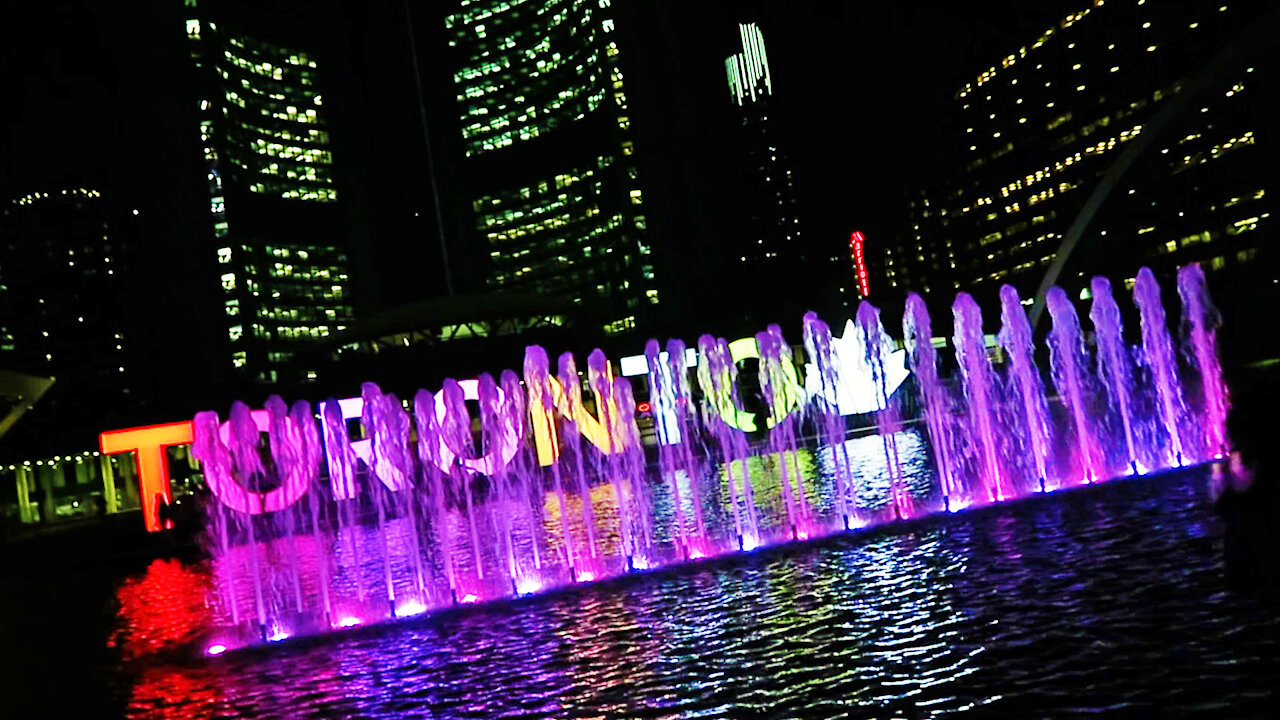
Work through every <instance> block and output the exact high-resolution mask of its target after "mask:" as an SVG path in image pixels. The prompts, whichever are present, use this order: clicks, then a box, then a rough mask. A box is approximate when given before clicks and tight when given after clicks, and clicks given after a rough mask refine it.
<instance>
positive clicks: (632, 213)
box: [445, 0, 659, 333]
mask: <svg viewBox="0 0 1280 720" xmlns="http://www.w3.org/2000/svg"><path fill="white" fill-rule="evenodd" d="M445 26H446V31H447V33H448V38H449V39H448V43H449V46H450V48H451V49H452V52H453V57H454V59H455V61H454V68H455V71H454V73H453V79H454V83H455V88H456V91H457V101H458V107H459V110H460V114H461V119H460V126H461V131H462V140H463V151H464V154H465V160H464V164H463V167H464V175H465V184H466V187H467V195H468V199H469V202H470V203H471V209H472V211H473V213H474V219H475V231H476V235H477V238H478V241H479V242H480V243H481V244H483V246H484V247H485V248H486V250H487V262H486V263H485V270H484V275H485V281H484V287H483V289H484V291H487V292H494V293H509V294H521V295H539V296H544V297H548V298H554V299H556V300H563V301H568V302H570V303H572V304H573V305H574V306H575V307H577V308H580V309H581V316H582V317H585V318H590V320H589V322H591V323H592V324H593V325H597V326H598V327H599V328H600V329H602V330H604V331H605V332H608V333H613V332H623V331H626V330H629V329H632V328H634V327H636V325H637V323H638V322H641V321H643V320H644V319H645V318H647V317H650V316H652V315H653V313H654V311H655V310H656V306H657V305H658V303H659V293H658V286H657V283H656V281H655V277H654V262H653V251H652V248H651V246H650V242H649V239H648V229H647V224H646V219H645V202H644V197H643V193H642V191H641V188H640V183H639V178H638V174H639V171H638V167H639V164H638V162H637V160H636V157H635V153H636V146H635V140H634V136H633V133H632V128H631V119H630V110H629V108H628V102H627V93H626V80H625V78H624V72H623V67H622V65H621V63H620V59H619V49H618V42H617V40H616V33H617V28H616V27H615V18H614V16H613V8H612V7H611V3H610V2H609V0H462V2H461V4H460V7H459V8H458V10H457V11H456V12H454V13H453V14H450V15H448V16H447V17H446V18H445Z"/></svg>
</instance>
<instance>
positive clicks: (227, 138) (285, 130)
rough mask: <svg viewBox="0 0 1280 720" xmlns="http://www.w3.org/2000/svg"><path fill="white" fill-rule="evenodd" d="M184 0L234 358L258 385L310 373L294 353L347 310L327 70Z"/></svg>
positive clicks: (338, 325) (341, 323)
mask: <svg viewBox="0 0 1280 720" xmlns="http://www.w3.org/2000/svg"><path fill="white" fill-rule="evenodd" d="M186 4H187V7H188V8H189V10H190V13H189V16H188V18H187V20H186V30H187V37H188V39H189V41H190V50H191V56H192V58H193V59H194V61H195V64H196V66H197V69H198V71H199V74H200V78H201V85H200V97H199V99H198V102H199V104H200V121H199V122H200V127H199V132H200V139H201V141H202V143H201V144H202V147H203V152H204V158H205V161H206V167H207V172H208V187H209V216H208V219H209V223H210V225H211V227H212V234H213V238H214V242H215V246H214V247H213V248H211V249H210V252H212V253H216V256H217V263H218V271H219V277H218V281H219V283H220V284H221V287H222V291H223V312H224V313H225V315H226V330H227V339H228V341H229V343H230V347H231V358H230V360H231V363H232V365H233V366H234V367H235V368H236V369H237V370H239V371H240V373H241V374H242V375H243V376H244V377H247V378H249V379H251V380H253V381H256V382H263V383H275V382H280V381H286V380H305V379H306V375H307V370H306V368H301V367H296V366H295V365H294V364H293V363H292V362H291V361H292V359H293V356H294V354H295V352H296V350H297V348H299V347H300V346H302V345H305V344H307V343H310V342H312V341H314V340H316V339H318V338H323V337H327V336H328V335H329V334H330V333H333V332H337V331H340V330H342V329H345V327H346V325H347V323H349V322H350V319H351V316H352V306H351V298H350V285H351V283H350V276H349V272H350V271H349V263H348V256H349V253H350V247H349V245H350V242H351V241H350V238H349V237H348V236H347V234H346V233H344V231H343V228H344V227H345V225H344V216H343V214H342V212H341V210H340V209H339V207H338V199H339V198H338V189H337V183H336V182H335V178H334V170H333V165H334V160H333V152H332V143H331V139H330V124H329V122H328V118H327V117H326V114H325V103H324V93H323V92H322V89H321V82H320V79H321V68H320V67H319V65H318V63H317V59H316V57H315V56H314V55H313V54H311V53H308V52H306V51H303V50H299V49H296V48H292V47H286V46H284V45H280V44H276V43H274V42H268V41H265V40H261V39H258V38H255V37H253V36H251V35H249V34H245V33H242V32H236V31H233V30H231V29H229V28H228V27H222V26H221V25H224V24H225V23H226V22H231V21H229V20H223V19H221V18H212V17H207V16H204V15H202V14H200V13H198V12H197V10H196V9H195V5H196V3H195V2H194V0H188V1H187V3H186Z"/></svg>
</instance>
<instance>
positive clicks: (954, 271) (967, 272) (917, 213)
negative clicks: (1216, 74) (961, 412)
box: [884, 0, 1274, 296]
mask: <svg viewBox="0 0 1280 720" xmlns="http://www.w3.org/2000/svg"><path fill="white" fill-rule="evenodd" d="M1262 9H1263V7H1262V4H1260V3H1248V2H1241V3H1230V4H1223V3H1221V2H1216V1H1215V2H1212V3H1210V2H1202V1H1197V2H1190V3H1183V4H1180V5H1178V6H1176V7H1175V6H1173V5H1170V4H1168V3H1153V2H1145V0H1134V1H1132V2H1103V1H1101V0H1095V2H1093V3H1091V4H1089V5H1087V6H1085V7H1082V8H1080V9H1079V10H1078V11H1076V12H1072V13H1069V14H1067V15H1066V16H1065V17H1064V18H1063V19H1062V20H1061V21H1060V22H1058V23H1056V24H1055V25H1054V26H1052V27H1049V28H1047V29H1045V31H1044V32H1043V33H1040V34H1039V35H1035V36H1029V37H1027V38H1026V39H1025V44H1023V43H1018V44H1017V46H1016V47H1010V49H1009V52H1008V54H1007V55H1005V56H1004V57H1003V58H1001V59H1000V61H999V62H998V63H996V64H995V65H993V66H992V67H990V68H988V69H985V70H983V71H982V72H981V73H980V74H979V75H978V76H977V77H976V78H975V80H974V81H973V82H970V83H968V84H966V85H965V86H964V87H963V88H961V89H960V90H959V92H957V94H956V97H955V100H956V105H957V108H956V110H957V112H956V115H957V117H958V121H957V122H959V123H960V129H962V133H963V135H962V140H961V141H962V142H963V147H964V149H965V152H966V160H965V164H966V167H965V169H964V171H963V173H962V174H960V175H959V176H958V177H956V178H954V179H953V181H952V182H950V183H948V184H946V185H943V186H940V189H939V190H938V191H937V192H932V193H925V194H923V195H919V196H916V197H913V198H912V210H911V218H910V225H911V227H912V232H911V233H910V238H907V239H905V240H906V241H905V242H902V243H899V245H898V246H897V247H896V248H892V249H891V250H890V251H889V252H888V254H887V255H886V256H885V258H884V263H885V268H886V274H887V275H888V279H889V281H890V283H891V284H892V285H896V286H900V287H904V288H909V289H920V290H923V289H926V288H928V289H933V290H939V291H940V290H943V289H946V290H948V291H949V290H951V289H953V287H960V288H976V289H978V290H979V291H981V292H992V293H993V292H994V291H995V290H996V289H997V288H998V287H999V286H1000V285H1001V284H1004V283H1012V284H1014V285H1015V286H1017V287H1018V289H1019V290H1020V291H1021V292H1022V293H1023V295H1024V296H1026V295H1028V294H1030V293H1033V292H1034V291H1035V290H1036V288H1037V285H1038V284H1039V282H1040V280H1041V278H1042V277H1043V276H1044V274H1045V271H1046V269H1047V268H1048V267H1049V265H1050V264H1051V263H1052V262H1053V261H1054V259H1055V257H1056V256H1057V255H1058V250H1059V247H1060V245H1061V243H1062V241H1063V238H1064V236H1065V234H1066V233H1067V231H1068V228H1069V226H1070V225H1071V223H1072V222H1073V221H1074V220H1075V219H1076V218H1077V216H1078V215H1080V213H1081V211H1082V209H1083V208H1085V204H1086V200H1087V199H1088V198H1089V196H1090V194H1091V193H1093V192H1094V190H1095V188H1097V187H1099V185H1100V183H1103V182H1107V181H1106V180H1105V178H1104V175H1105V173H1107V171H1108V170H1109V169H1110V168H1112V167H1113V165H1114V164H1115V163H1116V161H1117V160H1118V159H1119V158H1120V157H1121V155H1122V153H1124V152H1125V151H1126V149H1127V148H1129V147H1130V146H1131V145H1132V144H1133V143H1135V141H1137V140H1138V139H1139V137H1140V136H1142V135H1143V134H1145V133H1157V132H1158V133H1159V134H1158V135H1152V138H1153V143H1154V144H1153V145H1152V146H1151V147H1150V148H1148V149H1147V150H1146V151H1145V152H1144V153H1143V154H1142V156H1140V157H1138V158H1137V159H1136V161H1135V164H1134V165H1132V166H1131V167H1130V169H1129V170H1128V172H1127V173H1126V175H1125V176H1124V178H1123V180H1122V181H1121V183H1120V184H1119V185H1117V186H1115V187H1114V188H1112V189H1111V192H1110V194H1109V196H1108V198H1107V199H1106V202H1105V203H1104V204H1103V205H1102V206H1101V207H1100V209H1098V211H1097V214H1096V216H1095V217H1093V218H1092V220H1091V222H1090V224H1089V226H1088V229H1087V231H1086V235H1085V237H1084V238H1082V240H1081V243H1080V246H1079V248H1078V249H1077V250H1076V252H1075V253H1074V255H1073V256H1071V257H1072V263H1071V264H1068V265H1067V266H1066V268H1067V271H1066V272H1065V273H1064V275H1063V276H1062V277H1061V278H1060V280H1059V284H1062V285H1064V286H1066V287H1068V288H1069V289H1070V291H1071V292H1072V294H1073V295H1074V294H1076V293H1077V292H1078V293H1080V294H1081V295H1082V296H1083V295H1084V294H1085V293H1086V288H1087V286H1088V279H1087V276H1089V275H1093V274H1095V273H1104V274H1109V275H1112V276H1113V278H1114V279H1115V280H1116V281H1121V280H1128V281H1131V280H1132V278H1133V276H1134V274H1135V273H1136V271H1137V269H1138V268H1139V267H1140V266H1142V265H1150V266H1152V267H1153V268H1154V269H1156V270H1157V272H1159V271H1161V270H1170V269H1172V268H1173V267H1175V266H1178V265H1183V264H1186V263H1188V262H1193V261H1202V262H1204V263H1205V264H1206V266H1207V269H1210V270H1228V269H1230V268H1232V267H1233V266H1239V265H1242V264H1246V263H1249V262H1251V261H1252V260H1253V258H1254V257H1255V255H1256V254H1257V251H1258V247H1259V243H1260V234H1259V233H1257V232H1256V230H1258V229H1259V228H1261V227H1263V226H1264V225H1265V224H1266V222H1267V218H1268V217H1269V216H1270V203H1271V196H1272V195H1273V194H1274V193H1273V188H1269V187H1267V182H1266V181H1265V178H1266V177H1267V176H1268V174H1269V173H1268V171H1266V169H1265V162H1264V161H1263V160H1262V155H1261V154H1260V153H1259V152H1258V151H1259V150H1261V149H1262V148H1263V147H1264V144H1263V143H1262V138H1261V137H1260V133H1259V131H1258V125H1257V123H1258V116H1257V115H1256V113H1255V104H1256V102H1257V101H1255V92H1256V90H1257V89H1258V88H1259V87H1261V86H1262V85H1264V82H1263V81H1262V79H1261V77H1260V76H1262V75H1264V73H1262V72H1259V73H1256V74H1255V69H1256V68H1255V67H1253V63H1251V62H1250V63H1242V64H1241V65H1240V67H1239V68H1238V70H1237V69H1234V68H1233V69H1232V70H1231V73H1230V77H1224V78H1213V79H1212V80H1211V81H1210V84H1209V86H1207V87H1208V89H1206V90H1205V91H1204V92H1202V93H1201V94H1200V95H1198V96H1197V97H1196V98H1194V102H1192V103H1191V104H1190V105H1189V106H1188V107H1187V109H1186V110H1185V111H1184V112H1181V113H1178V114H1177V116H1176V117H1174V118H1172V120H1171V121H1169V124H1168V125H1167V127H1155V125H1154V124H1155V123H1156V122H1164V121H1163V120H1160V119H1159V118H1160V113H1161V111H1162V110H1163V109H1164V108H1165V107H1167V106H1169V105H1170V104H1171V103H1173V102H1175V101H1176V100H1177V99H1179V98H1180V96H1182V95H1183V94H1184V93H1187V92H1190V91H1191V89H1192V88H1193V87H1194V85H1195V83H1196V82H1198V80H1197V78H1198V73H1200V71H1201V70H1203V69H1204V68H1205V67H1206V66H1208V65H1210V63H1211V62H1212V61H1214V59H1215V58H1217V57H1219V56H1220V55H1221V54H1222V53H1224V52H1225V51H1228V49H1230V48H1232V46H1233V44H1234V43H1236V42H1237V41H1238V39H1239V38H1240V37H1241V35H1242V34H1243V33H1244V32H1245V30H1246V29H1247V28H1248V27H1249V24H1250V23H1251V22H1254V21H1256V20H1257V19H1258V17H1259V15H1260V13H1261V11H1262ZM1256 59H1257V60H1258V61H1259V62H1262V61H1263V60H1264V59H1263V58H1260V57H1259V58H1256ZM1219 86H1220V87H1219ZM1090 212H1092V210H1091V211H1090Z"/></svg>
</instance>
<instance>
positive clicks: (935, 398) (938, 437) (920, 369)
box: [902, 293, 968, 510]
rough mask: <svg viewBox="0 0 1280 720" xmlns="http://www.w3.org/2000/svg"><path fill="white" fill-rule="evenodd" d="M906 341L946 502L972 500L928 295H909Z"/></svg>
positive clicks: (904, 322)
mask: <svg viewBox="0 0 1280 720" xmlns="http://www.w3.org/2000/svg"><path fill="white" fill-rule="evenodd" d="M902 341H903V345H904V346H905V347H906V349H907V358H908V359H909V360H910V362H911V371H912V372H913V373H915V376H916V386H917V387H918V388H919V389H920V402H921V405H923V407H924V419H925V427H927V428H928V430H929V441H930V445H931V447H932V448H933V460H934V463H935V464H936V465H937V470H938V477H939V478H940V479H941V482H942V493H943V502H944V503H945V505H946V508H947V509H948V510H950V509H952V508H953V507H954V508H960V507H962V506H963V505H965V504H967V503H968V498H966V497H964V491H963V489H962V486H961V482H960V478H959V476H958V471H957V468H956V467H955V463H954V462H953V460H952V453H953V448H954V442H955V440H954V438H953V437H952V435H953V433H952V429H951V392H950V390H948V389H947V386H946V384H945V383H943V381H942V378H941V377H939V375H938V351H937V350H936V349H935V348H934V347H933V327H932V323H931V321H930V319H929V309H928V307H926V306H925V304H924V298H922V297H920V296H919V295H917V294H915V293H911V294H909V295H907V308H906V312H905V313H904V314H903V316H902Z"/></svg>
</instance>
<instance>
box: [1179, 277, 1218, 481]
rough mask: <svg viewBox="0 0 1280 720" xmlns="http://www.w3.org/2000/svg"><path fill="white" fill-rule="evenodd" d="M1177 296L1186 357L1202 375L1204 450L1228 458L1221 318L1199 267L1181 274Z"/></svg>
mask: <svg viewBox="0 0 1280 720" xmlns="http://www.w3.org/2000/svg"><path fill="white" fill-rule="evenodd" d="M1178 295H1180V296H1181V297H1182V318H1183V323H1182V324H1183V326H1184V327H1185V328H1186V329H1187V330H1186V344H1187V346H1188V350H1189V352H1188V353H1187V354H1188V355H1189V356H1190V357H1191V359H1192V360H1193V361H1194V363H1195V366H1196V370H1197V371H1198V372H1199V373H1200V393H1201V395H1202V396H1203V404H1204V416H1205V422H1204V425H1205V434H1204V441H1205V446H1206V448H1207V450H1208V453H1209V454H1210V455H1214V456H1217V457H1226V455H1227V452H1228V451H1229V450H1230V448H1229V443H1228V442H1227V413H1228V411H1229V410H1230V407H1229V405H1228V401H1227V385H1226V383H1224V382H1223V381H1222V366H1221V364H1219V362H1218V325H1220V324H1221V318H1220V317H1219V316H1218V310H1217V308H1215V307H1214V306H1213V301H1212V300H1210V299H1209V286H1208V284H1207V283H1206V282H1205V278H1204V270H1202V269H1201V268H1200V265H1199V263H1192V264H1190V265H1187V266H1186V267H1184V268H1181V269H1180V270H1178Z"/></svg>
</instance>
